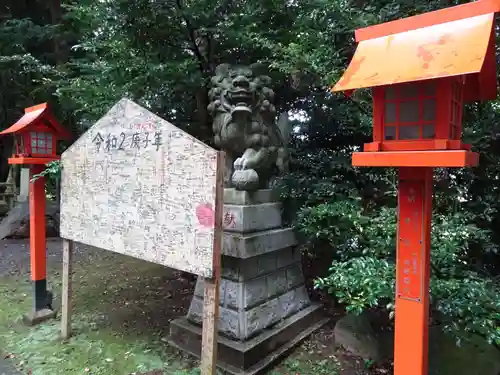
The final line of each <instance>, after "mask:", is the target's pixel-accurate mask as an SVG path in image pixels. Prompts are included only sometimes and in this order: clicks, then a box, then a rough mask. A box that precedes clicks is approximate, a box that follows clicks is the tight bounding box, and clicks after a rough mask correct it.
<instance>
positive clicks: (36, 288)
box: [0, 103, 70, 324]
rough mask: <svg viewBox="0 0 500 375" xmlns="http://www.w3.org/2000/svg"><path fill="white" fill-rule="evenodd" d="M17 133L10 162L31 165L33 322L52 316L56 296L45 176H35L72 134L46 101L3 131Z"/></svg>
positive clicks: (52, 159)
mask: <svg viewBox="0 0 500 375" xmlns="http://www.w3.org/2000/svg"><path fill="white" fill-rule="evenodd" d="M6 134H12V135H14V153H13V155H12V157H11V158H9V164H21V165H29V166H30V177H31V181H30V192H29V205H30V258H31V279H32V282H33V307H32V311H31V313H30V314H28V315H27V316H26V317H25V321H26V322H27V323H29V324H37V323H39V322H41V321H43V320H46V319H49V318H52V317H53V316H54V315H55V312H54V311H53V309H52V297H51V294H50V293H49V292H48V291H47V254H46V245H47V242H46V238H45V178H44V177H39V178H37V179H35V180H33V176H35V175H37V174H39V173H41V172H43V171H44V169H45V165H46V164H47V163H49V162H51V161H54V160H58V159H59V156H58V155H57V154H56V144H57V140H58V139H67V138H70V133H68V132H67V131H66V130H65V129H64V128H63V127H62V126H61V125H60V124H59V123H58V122H57V121H56V120H55V118H54V117H53V115H52V114H51V113H50V111H49V108H48V106H47V104H46V103H43V104H40V105H37V106H34V107H29V108H26V109H25V114H24V116H23V117H21V119H19V121H17V122H16V123H15V124H14V125H12V126H11V127H9V128H8V129H6V130H4V131H2V132H0V135H6Z"/></svg>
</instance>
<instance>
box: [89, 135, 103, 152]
mask: <svg viewBox="0 0 500 375" xmlns="http://www.w3.org/2000/svg"><path fill="white" fill-rule="evenodd" d="M102 142H104V138H103V137H102V135H101V133H97V134H96V136H95V137H94V139H92V143H93V144H95V145H96V146H97V152H99V151H100V149H101V145H102Z"/></svg>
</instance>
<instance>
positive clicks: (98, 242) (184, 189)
mask: <svg viewBox="0 0 500 375" xmlns="http://www.w3.org/2000/svg"><path fill="white" fill-rule="evenodd" d="M219 154H220V153H219V152H218V151H216V150H215V149H213V148H211V147H209V146H207V145H206V144H204V143H202V142H201V141H199V140H197V139H196V138H194V137H192V136H191V135H189V134H187V133H186V132H184V131H182V130H180V129H179V128H177V127H175V126H174V125H172V124H170V123H169V122H168V121H165V120H163V119H161V118H160V117H158V116H156V115H154V114H153V113H151V112H149V111H148V110H146V109H144V108H142V107H140V106H139V105H137V104H135V103H134V102H132V101H130V100H128V99H122V100H120V101H119V102H118V103H117V104H116V105H114V106H113V107H112V108H111V109H110V111H109V112H108V113H107V114H106V115H105V116H104V117H102V118H101V119H100V120H99V121H97V123H96V124H95V125H94V126H92V127H91V128H90V129H89V130H88V131H87V132H86V133H85V134H84V135H82V136H81V137H80V138H79V139H78V140H77V141H76V142H75V143H74V144H73V145H72V146H71V147H70V148H68V149H67V150H66V151H65V152H64V153H63V154H62V157H61V163H62V179H61V229H60V232H61V237H63V238H65V239H68V240H73V241H76V242H80V243H83V244H87V245H91V246H95V247H98V248H102V249H105V250H110V251H113V252H117V253H121V254H125V255H129V256H133V257H135V258H139V259H143V260H146V261H149V262H153V263H157V264H161V265H164V266H167V267H172V268H176V269H179V270H182V271H186V272H190V273H193V274H197V275H200V276H203V277H212V276H213V273H214V261H217V260H216V259H215V256H214V254H213V251H214V250H213V249H214V231H215V229H214V220H215V219H214V210H215V206H216V172H217V162H218V158H219V157H220V155H219Z"/></svg>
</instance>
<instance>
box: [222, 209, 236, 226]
mask: <svg viewBox="0 0 500 375" xmlns="http://www.w3.org/2000/svg"><path fill="white" fill-rule="evenodd" d="M235 219H236V218H235V216H234V214H233V213H232V212H226V213H225V214H224V226H225V227H226V228H227V227H229V228H234V227H235V226H236V220H235Z"/></svg>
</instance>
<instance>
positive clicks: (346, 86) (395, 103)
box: [332, 0, 500, 375]
mask: <svg viewBox="0 0 500 375" xmlns="http://www.w3.org/2000/svg"><path fill="white" fill-rule="evenodd" d="M498 11H500V1H499V0H479V1H476V2H474V3H469V4H465V5H459V6H456V7H451V8H447V9H442V10H439V11H435V12H430V13H425V14H422V15H418V16H414V17H409V18H405V19H401V20H397V21H393V22H388V23H384V24H380V25H376V26H372V27H368V28H364V29H360V30H356V41H357V42H359V44H358V47H357V49H356V52H355V54H354V57H353V59H352V61H351V63H350V65H349V67H348V68H347V70H346V72H345V73H344V75H343V76H342V78H341V79H340V81H339V82H338V83H337V84H336V85H335V87H334V88H333V89H332V91H333V92H336V91H347V92H348V93H349V94H350V93H351V92H352V91H353V90H356V89H360V88H371V89H372V96H373V142H371V143H368V144H365V145H364V150H363V152H355V153H354V154H353V157H352V163H353V165H354V166H367V167H368V166H369V167H397V168H399V186H398V234H397V250H396V252H397V256H396V258H397V259H396V273H397V274H396V307H395V319H396V324H395V325H396V327H395V347H394V373H395V375H424V374H427V373H428V320H429V280H430V260H431V255H430V237H431V216H432V175H433V168H435V167H470V166H475V165H477V164H478V155H477V154H476V153H474V152H471V148H470V145H466V144H463V143H462V141H461V136H462V109H463V104H464V102H466V101H476V100H492V99H495V98H496V95H497V87H496V82H497V79H496V60H495V31H494V25H495V19H494V16H495V13H496V12H498Z"/></svg>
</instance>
